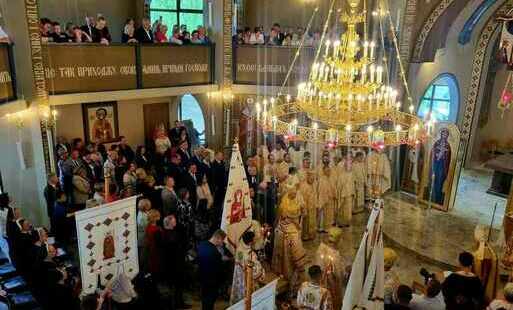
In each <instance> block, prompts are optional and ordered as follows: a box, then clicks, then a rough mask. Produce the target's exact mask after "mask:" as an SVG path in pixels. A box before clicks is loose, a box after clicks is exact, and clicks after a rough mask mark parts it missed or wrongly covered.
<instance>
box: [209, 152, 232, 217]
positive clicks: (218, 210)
mask: <svg viewBox="0 0 513 310" xmlns="http://www.w3.org/2000/svg"><path fill="white" fill-rule="evenodd" d="M210 166H211V175H212V185H211V189H212V193H213V195H214V213H215V218H216V219H219V220H220V219H221V216H222V214H223V203H224V195H225V194H226V187H227V186H228V173H227V171H226V166H225V162H224V154H223V152H217V153H216V155H215V157H214V161H213V162H212V163H211V164H210Z"/></svg>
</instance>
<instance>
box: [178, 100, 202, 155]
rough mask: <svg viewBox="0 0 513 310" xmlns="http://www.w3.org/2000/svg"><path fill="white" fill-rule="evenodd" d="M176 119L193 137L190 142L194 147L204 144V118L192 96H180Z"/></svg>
mask: <svg viewBox="0 0 513 310" xmlns="http://www.w3.org/2000/svg"><path fill="white" fill-rule="evenodd" d="M178 119H179V120H181V121H182V122H183V123H184V125H185V127H187V130H188V131H189V133H190V134H191V135H193V137H191V142H192V143H193V145H194V146H196V145H197V144H205V118H204V117H203V111H202V110H201V106H200V104H199V102H198V101H197V100H196V98H194V96H193V95H191V94H187V95H184V96H182V99H181V100H180V104H179V105H178Z"/></svg>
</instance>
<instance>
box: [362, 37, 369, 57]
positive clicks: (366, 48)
mask: <svg viewBox="0 0 513 310" xmlns="http://www.w3.org/2000/svg"><path fill="white" fill-rule="evenodd" d="M368 54H369V42H367V41H365V42H363V58H364V59H365V58H367V55H368Z"/></svg>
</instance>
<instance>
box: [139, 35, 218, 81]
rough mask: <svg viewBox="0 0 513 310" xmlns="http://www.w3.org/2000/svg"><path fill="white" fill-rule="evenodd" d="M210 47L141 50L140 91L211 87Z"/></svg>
mask: <svg viewBox="0 0 513 310" xmlns="http://www.w3.org/2000/svg"><path fill="white" fill-rule="evenodd" d="M211 49H212V47H210V46H203V45H201V46H200V45H197V46H170V45H145V46H141V64H142V87H143V88H156V87H173V86H187V85H200V84H210V83H212V79H211V75H212V71H211V70H212V69H211V68H212V66H211V63H210V60H211Z"/></svg>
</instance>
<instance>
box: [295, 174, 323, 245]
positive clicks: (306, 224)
mask: <svg viewBox="0 0 513 310" xmlns="http://www.w3.org/2000/svg"><path fill="white" fill-rule="evenodd" d="M299 194H300V195H301V198H302V199H301V214H302V221H301V222H302V225H301V226H302V231H301V233H302V234H301V237H302V239H303V240H304V241H307V240H314V239H315V237H317V207H318V204H317V186H316V184H315V173H313V172H312V171H309V172H307V173H306V177H305V179H304V180H302V181H301V182H300V184H299Z"/></svg>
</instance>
